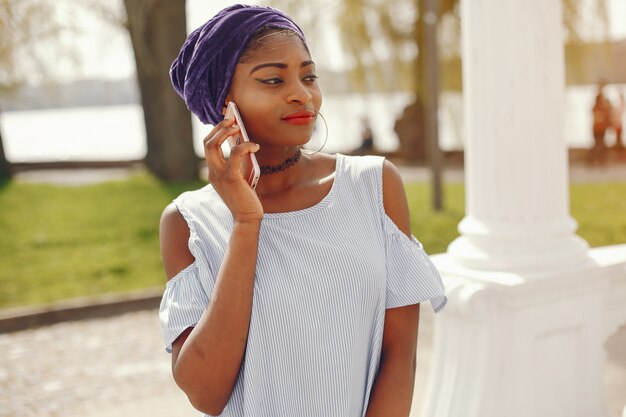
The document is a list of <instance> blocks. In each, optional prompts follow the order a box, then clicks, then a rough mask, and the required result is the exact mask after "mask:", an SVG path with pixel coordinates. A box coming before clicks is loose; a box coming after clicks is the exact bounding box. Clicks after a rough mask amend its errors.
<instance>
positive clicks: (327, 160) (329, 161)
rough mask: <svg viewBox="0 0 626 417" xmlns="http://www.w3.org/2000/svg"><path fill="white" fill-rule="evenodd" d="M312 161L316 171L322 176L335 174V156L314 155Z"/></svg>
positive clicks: (325, 154)
mask: <svg viewBox="0 0 626 417" xmlns="http://www.w3.org/2000/svg"><path fill="white" fill-rule="evenodd" d="M312 161H313V162H314V163H315V167H316V170H317V171H319V172H320V173H321V174H322V175H323V174H326V175H330V174H332V173H333V172H335V166H336V163H337V156H336V155H331V154H327V153H321V152H320V153H318V154H315V156H314V157H313V159H312Z"/></svg>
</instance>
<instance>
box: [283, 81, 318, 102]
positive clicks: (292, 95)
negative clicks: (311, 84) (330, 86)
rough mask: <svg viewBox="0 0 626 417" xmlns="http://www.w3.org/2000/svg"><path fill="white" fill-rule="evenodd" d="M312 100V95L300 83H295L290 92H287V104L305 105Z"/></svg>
mask: <svg viewBox="0 0 626 417" xmlns="http://www.w3.org/2000/svg"><path fill="white" fill-rule="evenodd" d="M312 99H313V94H311V92H310V91H309V89H308V88H307V87H306V86H305V85H304V84H302V82H297V83H295V85H294V87H293V88H292V90H291V91H290V92H289V96H288V97H287V101H288V102H289V103H296V104H307V103H309V102H310V101H311V100H312Z"/></svg>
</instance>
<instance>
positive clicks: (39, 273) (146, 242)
mask: <svg viewBox="0 0 626 417" xmlns="http://www.w3.org/2000/svg"><path fill="white" fill-rule="evenodd" d="M200 186H202V183H200V182H198V183H193V184H191V183H190V184H175V185H166V184H162V183H160V182H158V181H156V180H155V179H153V178H152V177H150V176H149V175H147V174H139V175H136V176H133V177H132V178H130V179H128V180H125V181H115V182H108V183H103V184H98V185H90V186H81V187H59V186H53V185H43V184H27V183H17V182H9V183H3V184H0V207H2V211H1V212H0V230H1V231H2V233H1V234H0V308H2V307H11V306H18V305H24V304H38V303H46V302H51V301H56V300H59V299H64V298H70V297H76V296H82V295H95V294H102V293H108V292H120V291H127V290H133V289H139V288H146V287H153V286H161V285H163V283H164V274H163V272H162V269H161V264H160V260H159V248H158V222H159V216H160V214H161V210H162V209H163V207H164V206H165V205H166V204H167V203H168V202H169V201H171V200H172V198H174V197H175V196H177V195H178V194H180V193H181V192H182V191H184V190H186V189H194V188H198V187H200ZM444 192H445V204H446V210H445V211H443V212H441V213H436V212H433V211H432V210H431V209H430V200H429V198H430V192H429V185H428V184H426V183H414V184H408V185H407V194H408V198H409V204H410V206H411V213H412V217H411V224H412V228H413V232H414V233H415V235H416V236H417V237H418V238H419V239H420V240H421V241H422V243H423V244H424V246H425V247H426V249H427V251H428V252H429V253H438V252H443V251H445V249H446V246H447V245H448V244H449V243H450V241H452V240H453V239H454V238H455V237H456V236H457V235H458V232H457V230H456V225H457V223H458V222H459V221H460V220H461V218H462V217H463V212H464V198H463V185H462V184H457V183H450V184H446V186H445V189H444ZM624 196H626V183H606V184H604V183H603V184H575V185H573V186H572V187H571V201H572V215H573V216H574V217H575V218H576V220H578V222H579V224H580V230H579V234H580V235H581V236H582V237H584V238H585V239H587V241H588V242H589V243H590V244H591V245H592V246H604V245H610V244H617V243H626V198H625V197H624Z"/></svg>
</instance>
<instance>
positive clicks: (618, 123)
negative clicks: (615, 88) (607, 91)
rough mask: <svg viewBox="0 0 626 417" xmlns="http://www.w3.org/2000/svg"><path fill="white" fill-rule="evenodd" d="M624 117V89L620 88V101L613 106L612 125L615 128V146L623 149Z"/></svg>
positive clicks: (620, 149)
mask: <svg viewBox="0 0 626 417" xmlns="http://www.w3.org/2000/svg"><path fill="white" fill-rule="evenodd" d="M623 117H624V91H623V90H620V93H619V101H618V102H617V104H616V105H615V106H613V111H612V112H611V127H612V128H613V130H615V145H614V148H615V149H617V150H619V151H623V150H624V140H623V138H622V121H623V120H622V119H623Z"/></svg>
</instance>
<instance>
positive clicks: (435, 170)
mask: <svg viewBox="0 0 626 417" xmlns="http://www.w3.org/2000/svg"><path fill="white" fill-rule="evenodd" d="M437 3H438V1H437V0H422V4H421V7H420V15H422V16H424V17H423V18H422V19H421V20H422V22H423V24H422V30H423V31H424V32H423V36H422V44H421V45H420V49H419V52H420V55H422V61H423V62H424V65H423V72H422V76H421V78H422V80H423V83H422V85H423V88H422V91H423V93H424V94H423V97H424V122H425V123H424V128H425V139H426V140H425V142H426V144H427V145H426V148H427V149H428V152H427V155H428V162H429V164H430V170H431V174H432V205H433V209H434V210H435V211H442V210H443V187H442V170H443V166H442V165H443V159H442V155H441V149H439V126H438V125H439V117H438V112H439V83H440V80H439V72H440V71H439V68H440V66H439V51H438V48H437V46H438V45H437V40H438V39H437V26H438V25H437V23H438V16H439V11H438V7H437V6H438V4H437Z"/></svg>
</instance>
